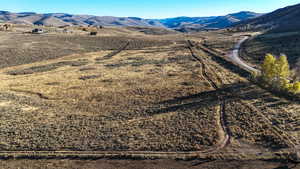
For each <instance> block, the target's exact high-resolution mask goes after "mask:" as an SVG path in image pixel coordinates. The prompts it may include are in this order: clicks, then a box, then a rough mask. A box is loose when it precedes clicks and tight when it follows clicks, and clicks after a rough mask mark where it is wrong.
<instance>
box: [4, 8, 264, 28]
mask: <svg viewBox="0 0 300 169" xmlns="http://www.w3.org/2000/svg"><path fill="white" fill-rule="evenodd" d="M261 15H262V14H258V13H254V12H249V11H243V12H239V13H234V14H229V15H225V16H212V17H176V18H167V19H143V18H138V17H113V16H93V15H72V14H66V13H48V14H38V13H34V12H21V13H12V12H8V11H0V21H2V22H9V23H14V24H29V25H45V26H65V25H82V26H87V25H94V26H99V25H102V26H141V27H163V28H170V29H175V30H180V31H187V30H201V29H220V28H225V27H228V26H231V25H232V24H234V23H237V22H240V21H244V20H247V19H252V18H256V17H258V16H261Z"/></svg>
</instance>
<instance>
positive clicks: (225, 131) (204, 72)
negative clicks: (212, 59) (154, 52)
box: [187, 40, 231, 150]
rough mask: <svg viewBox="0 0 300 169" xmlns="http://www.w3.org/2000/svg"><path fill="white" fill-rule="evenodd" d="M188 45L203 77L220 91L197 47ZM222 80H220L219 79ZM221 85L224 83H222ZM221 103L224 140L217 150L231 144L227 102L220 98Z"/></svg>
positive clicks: (220, 114)
mask: <svg viewBox="0 0 300 169" xmlns="http://www.w3.org/2000/svg"><path fill="white" fill-rule="evenodd" d="M187 45H188V49H189V50H190V52H191V54H192V56H193V58H194V59H196V60H197V61H198V62H200V64H201V67H202V75H203V77H204V78H205V79H206V80H207V81H208V82H209V84H210V85H211V86H212V87H213V88H214V89H215V90H218V89H220V87H219V86H218V84H217V83H216V82H215V81H214V80H213V79H212V78H211V77H210V76H209V74H208V73H207V71H211V70H209V67H208V66H207V65H206V64H205V63H204V61H203V59H202V58H201V57H199V56H197V55H196V52H195V49H194V48H195V46H194V45H193V43H192V42H191V41H190V40H188V41H187ZM218 79H220V78H218ZM220 83H221V84H223V83H222V81H220ZM219 101H220V105H219V108H218V109H219V119H220V120H219V122H220V126H221V128H222V133H223V134H222V135H223V140H222V141H220V143H219V145H218V146H217V148H216V150H219V149H222V148H225V147H226V146H227V145H228V144H229V143H230V139H231V138H230V134H229V133H230V130H229V128H228V127H227V123H226V120H225V116H226V115H225V114H226V101H225V99H224V98H219Z"/></svg>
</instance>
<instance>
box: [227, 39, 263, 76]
mask: <svg viewBox="0 0 300 169" xmlns="http://www.w3.org/2000/svg"><path fill="white" fill-rule="evenodd" d="M249 38H250V37H249V36H245V37H244V38H243V39H241V40H240V41H239V42H238V43H237V44H236V45H235V46H234V49H233V51H232V53H230V54H229V58H230V59H231V60H232V61H233V62H235V63H236V64H238V65H239V66H240V67H241V68H243V69H246V70H247V71H250V72H255V73H260V70H258V69H255V68H253V67H251V66H249V65H248V64H247V63H245V62H244V61H242V59H241V58H240V57H239V55H240V54H239V53H240V48H241V45H242V44H243V43H244V42H245V41H246V40H248V39H249Z"/></svg>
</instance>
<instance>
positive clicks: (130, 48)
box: [0, 32, 300, 155]
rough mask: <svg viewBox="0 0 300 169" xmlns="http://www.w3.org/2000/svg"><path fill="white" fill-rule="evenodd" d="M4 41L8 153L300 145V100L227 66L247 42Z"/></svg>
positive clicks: (2, 95)
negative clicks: (263, 86)
mask: <svg viewBox="0 0 300 169" xmlns="http://www.w3.org/2000/svg"><path fill="white" fill-rule="evenodd" d="M0 36H1V37H3V38H1V39H6V40H3V41H1V42H0V57H1V58H3V60H4V62H1V65H0V67H1V69H0V80H1V84H0V121H1V123H0V128H1V131H0V151H26V150H27V151H39V150H40V151H41V150H50V151H52V150H56V151H63V150H73V151H78V150H79V151H122V150H124V151H128V150H130V151H167V152H169V151H172V152H176V151H185V152H189V151H206V150H210V149H211V148H215V149H214V150H219V149H223V148H224V149H225V150H230V151H235V152H241V153H244V154H245V155H247V151H249V150H253V151H257V152H261V151H263V150H266V149H280V148H293V147H294V146H297V145H298V144H299V143H298V142H299V141H298V140H300V106H299V103H298V102H295V101H289V100H286V99H284V98H280V97H277V96H274V95H273V94H271V93H270V92H268V91H266V90H263V89H261V88H259V87H258V86H256V85H255V84H252V83H251V82H250V81H248V80H247V75H245V73H242V72H243V70H241V69H240V68H238V67H237V66H234V65H233V64H231V63H230V62H229V61H228V60H227V59H226V53H228V52H230V50H231V49H232V48H233V46H234V44H235V43H236V42H237V41H238V39H239V38H240V36H239V35H234V36H233V35H230V34H228V33H226V32H204V33H198V34H195V35H187V36H182V35H164V36H162V35H160V36H152V35H147V36H146V35H145V36H139V37H136V36H132V37H131V36H129V35H128V37H119V36H96V37H91V36H86V35H56V34H43V35H30V34H21V33H16V32H13V33H12V32H11V33H1V34H0ZM16 39H18V40H17V41H16ZM187 39H191V40H192V41H193V42H194V44H195V46H194V47H193V48H192V49H191V47H190V46H188V43H186V40H187ZM188 47H190V48H188ZM206 49H207V50H206ZM209 50H214V51H215V52H216V53H217V54H216V53H210V52H209ZM193 51H194V52H193ZM226 135H229V141H228V140H227V139H225V136H226ZM220 151H222V150H220ZM224 154H226V153H224Z"/></svg>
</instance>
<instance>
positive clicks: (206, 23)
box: [160, 11, 262, 32]
mask: <svg viewBox="0 0 300 169" xmlns="http://www.w3.org/2000/svg"><path fill="white" fill-rule="evenodd" d="M261 15H262V14H258V13H254V12H248V11H243V12H238V13H233V14H228V15H225V16H212V17H178V18H169V19H163V20H160V22H161V23H163V24H164V25H165V26H166V27H168V28H173V29H177V30H179V31H182V32H188V31H191V30H194V31H197V30H203V29H223V28H226V27H228V26H231V25H232V24H234V23H237V22H240V21H244V20H248V19H251V18H256V17H258V16H261Z"/></svg>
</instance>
